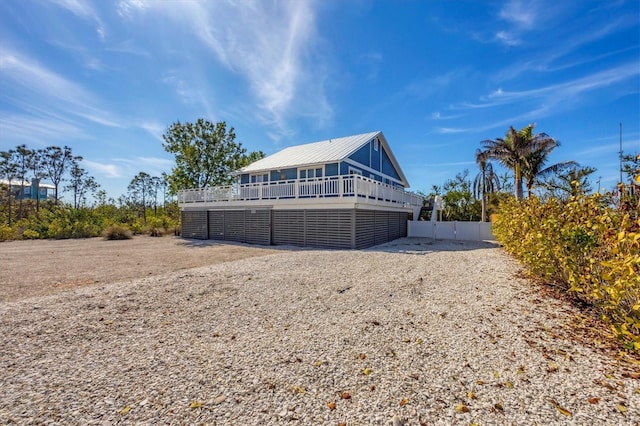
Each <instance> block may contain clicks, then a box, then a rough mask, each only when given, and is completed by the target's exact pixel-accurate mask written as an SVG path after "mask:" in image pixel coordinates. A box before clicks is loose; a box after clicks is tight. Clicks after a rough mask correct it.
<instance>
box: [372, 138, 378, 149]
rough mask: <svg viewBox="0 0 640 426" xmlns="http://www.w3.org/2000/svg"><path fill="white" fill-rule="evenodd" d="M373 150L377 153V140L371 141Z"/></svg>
mask: <svg viewBox="0 0 640 426" xmlns="http://www.w3.org/2000/svg"><path fill="white" fill-rule="evenodd" d="M373 150H374V151H377V150H378V138H375V139H374V140H373Z"/></svg>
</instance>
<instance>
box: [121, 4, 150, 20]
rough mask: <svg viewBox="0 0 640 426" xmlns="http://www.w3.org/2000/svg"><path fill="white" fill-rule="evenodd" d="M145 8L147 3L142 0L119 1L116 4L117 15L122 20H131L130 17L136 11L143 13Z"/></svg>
mask: <svg viewBox="0 0 640 426" xmlns="http://www.w3.org/2000/svg"><path fill="white" fill-rule="evenodd" d="M146 8H147V3H146V2H145V1H143V0H121V1H119V2H118V7H117V11H118V15H120V16H122V17H123V18H131V16H132V15H133V14H134V13H135V12H138V11H144V9H146Z"/></svg>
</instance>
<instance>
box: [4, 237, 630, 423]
mask: <svg viewBox="0 0 640 426" xmlns="http://www.w3.org/2000/svg"><path fill="white" fill-rule="evenodd" d="M518 270H519V268H518V266H517V265H516V264H515V262H514V261H512V260H511V259H510V258H509V257H508V256H507V255H506V254H504V252H503V251H502V250H501V249H499V248H496V247H494V246H492V245H490V244H488V243H460V242H456V243H454V242H437V243H435V244H433V243H431V242H430V241H429V240H419V239H402V240H397V241H394V242H391V243H388V244H385V245H382V246H378V247H374V248H372V249H369V250H364V251H328V250H292V251H287V252H284V251H283V252H274V253H273V254H268V255H266V256H261V257H252V258H246V259H241V260H237V261H232V262H226V263H220V264H216V265H211V266H205V267H200V268H194V269H187V270H181V271H176V272H170V273H165V274H162V275H158V276H153V277H147V278H142V279H136V280H129V281H123V282H119V283H112V284H104V285H100V284H98V285H93V286H90V287H81V288H74V289H69V290H65V291H61V292H58V293H57V294H53V295H49V296H40V297H35V298H30V299H26V300H22V301H15V302H3V303H0V389H1V390H0V423H2V424H7V423H8V424H12V423H17V424H116V423H117V424H160V423H162V424H201V423H202V424H219V425H254V424H256V425H257V424H260V425H269V424H274V425H275V424H292V425H315V424H327V425H338V424H347V425H369V424H381V425H382V424H393V425H402V424H407V425H420V424H428V425H432V424H443V425H444V424H447V425H448V424H460V425H470V424H482V425H485V424H486V425H488V424H544V425H549V424H585V425H592V424H601V425H617V424H620V425H635V424H639V422H640V380H639V378H640V369H639V368H637V367H633V366H631V365H629V364H622V363H621V362H619V361H617V360H616V359H614V358H611V357H610V356H609V355H607V354H606V352H604V351H602V350H597V349H595V348H591V347H589V346H587V345H585V344H583V343H579V342H578V341H577V340H576V339H574V338H572V332H571V328H570V326H569V324H570V323H571V321H575V319H576V315H577V314H578V312H577V311H576V310H575V309H574V308H572V307H570V306H567V305H566V304H563V303H562V302H560V301H558V300H556V299H549V298H545V297H544V296H542V295H541V293H540V291H539V290H538V289H536V288H535V287H534V286H532V285H531V284H530V283H528V282H527V281H526V280H524V279H522V278H519V276H520V274H518Z"/></svg>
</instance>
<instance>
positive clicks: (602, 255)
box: [493, 182, 640, 351]
mask: <svg viewBox="0 0 640 426" xmlns="http://www.w3.org/2000/svg"><path fill="white" fill-rule="evenodd" d="M576 183H577V182H576ZM617 194H618V195H616V196H613V195H611V194H606V195H602V194H593V195H584V194H580V193H578V195H575V196H571V197H569V198H568V199H567V200H566V201H562V200H559V199H557V198H550V199H548V200H547V201H540V200H539V199H538V198H535V197H531V198H529V199H527V200H522V201H517V200H515V199H513V198H511V199H509V200H507V201H505V202H503V203H502V204H501V205H500V210H499V215H498V217H497V219H496V221H495V222H494V225H493V232H494V235H495V236H496V238H497V239H498V240H499V241H500V242H501V243H502V244H503V245H504V248H505V249H506V250H507V251H508V252H509V253H511V254H513V255H514V256H515V257H516V258H517V259H519V260H520V261H521V262H523V263H524V264H525V265H526V266H527V268H528V270H529V272H530V273H531V274H532V275H533V276H536V277H539V278H541V279H543V280H544V281H545V282H549V283H553V284H554V285H557V286H558V287H560V288H563V289H565V290H566V291H567V292H568V293H569V294H570V295H571V296H572V297H574V298H575V299H577V300H580V301H581V302H584V303H587V304H589V305H591V306H594V307H595V308H596V309H597V310H598V312H599V313H600V314H601V315H602V318H603V319H604V320H605V321H607V322H609V323H610V324H611V325H612V328H613V330H614V331H615V333H616V335H617V337H618V338H619V339H620V340H621V341H623V342H624V344H625V346H626V348H628V349H631V350H634V351H640V214H639V212H640V201H639V199H638V197H637V195H634V194H633V192H632V191H630V190H629V189H628V188H625V187H624V186H623V185H621V186H620V188H619V192H618V193H617Z"/></svg>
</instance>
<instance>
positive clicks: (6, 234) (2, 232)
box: [0, 225, 16, 241]
mask: <svg viewBox="0 0 640 426" xmlns="http://www.w3.org/2000/svg"><path fill="white" fill-rule="evenodd" d="M15 239H16V231H15V230H14V229H13V228H11V227H10V226H8V225H0V241H9V240H15Z"/></svg>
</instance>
